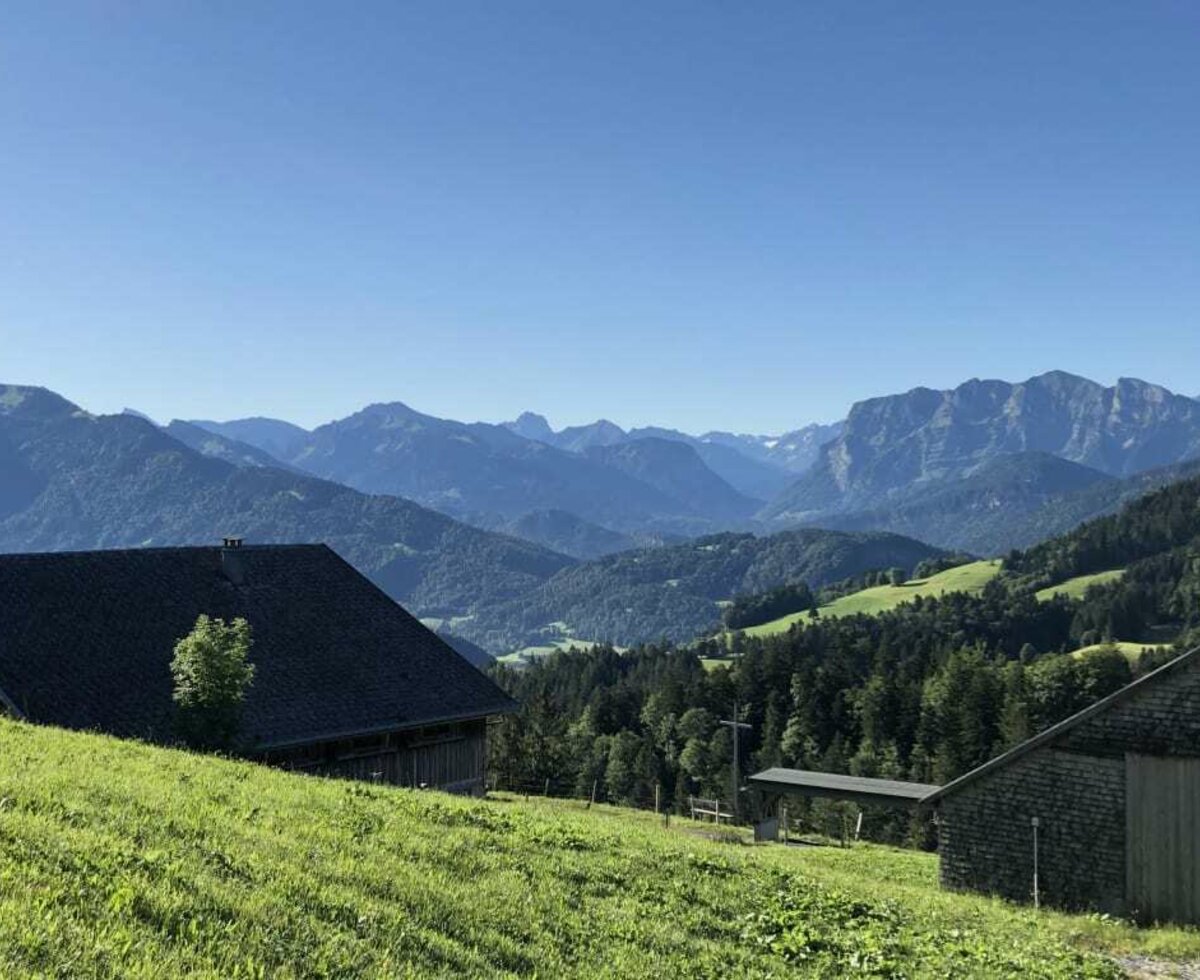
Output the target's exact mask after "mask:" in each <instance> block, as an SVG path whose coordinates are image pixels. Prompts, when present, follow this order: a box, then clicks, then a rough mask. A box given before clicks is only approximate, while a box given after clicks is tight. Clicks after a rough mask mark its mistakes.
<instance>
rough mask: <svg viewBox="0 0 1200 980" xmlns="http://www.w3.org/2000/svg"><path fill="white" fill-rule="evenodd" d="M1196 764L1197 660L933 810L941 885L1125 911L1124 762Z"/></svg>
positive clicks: (1199, 744)
mask: <svg viewBox="0 0 1200 980" xmlns="http://www.w3.org/2000/svg"><path fill="white" fill-rule="evenodd" d="M1126 753H1135V754H1139V755H1182V756H1200V658H1195V659H1193V660H1192V661H1190V662H1188V663H1185V664H1182V665H1180V667H1179V668H1177V669H1175V670H1173V671H1171V672H1169V673H1167V674H1165V675H1163V676H1161V677H1159V678H1156V679H1155V680H1152V681H1151V682H1150V683H1149V684H1146V685H1144V686H1143V687H1141V688H1140V689H1138V690H1136V691H1134V692H1133V693H1131V694H1130V695H1129V696H1128V697H1126V698H1125V699H1123V700H1121V701H1118V702H1117V703H1116V704H1115V705H1113V706H1112V707H1111V708H1109V709H1108V710H1107V711H1104V712H1101V713H1099V714H1097V715H1095V716H1093V717H1092V718H1089V719H1087V720H1085V721H1083V722H1081V723H1080V724H1078V725H1076V726H1074V727H1072V728H1071V729H1069V730H1067V731H1065V732H1064V733H1063V734H1062V735H1061V736H1060V737H1058V738H1056V739H1053V740H1051V741H1049V742H1047V743H1046V744H1044V745H1042V746H1039V747H1037V748H1035V749H1033V750H1031V751H1029V752H1028V753H1027V754H1025V755H1023V756H1020V757H1018V758H1017V759H1015V760H1014V761H1012V762H1010V763H1009V764H1007V765H1005V766H1000V767H998V768H996V769H994V770H993V771H991V772H990V773H987V774H985V775H983V776H981V777H980V778H978V779H977V780H974V781H971V782H968V783H966V784H964V785H963V786H962V788H960V789H958V790H955V791H954V792H952V793H950V794H948V795H947V796H946V797H945V798H943V799H942V800H940V801H939V802H938V821H939V823H938V844H939V851H940V854H941V880H942V884H943V885H945V886H946V887H948V888H956V889H970V890H973V891H981V892H986V893H990V894H996V895H1002V896H1004V897H1006V898H1011V899H1015V900H1017V901H1030V900H1031V898H1032V889H1033V829H1032V827H1031V824H1030V821H1031V818H1032V817H1034V816H1036V817H1038V818H1039V820H1040V826H1039V828H1038V837H1039V847H1038V864H1039V881H1040V892H1041V897H1042V900H1043V901H1044V902H1045V903H1046V904H1048V905H1054V906H1059V907H1062V908H1095V909H1099V910H1101V911H1107V912H1114V913H1121V912H1124V911H1125V910H1124V900H1125V755H1126Z"/></svg>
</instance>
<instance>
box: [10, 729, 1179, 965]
mask: <svg viewBox="0 0 1200 980" xmlns="http://www.w3.org/2000/svg"><path fill="white" fill-rule="evenodd" d="M0 752H2V753H3V758H4V760H5V765H4V766H3V767H2V768H0V839H2V840H3V847H2V848H0V882H3V888H0V975H3V976H5V977H27V976H60V977H68V976H69V977H75V976H110V977H142V978H149V977H155V978H158V977H178V976H185V975H186V976H204V977H228V978H237V977H332V976H335V977H379V976H389V977H390V976H422V977H423V976H469V977H511V976H529V975H532V974H534V973H536V974H537V975H539V976H547V977H560V976H579V977H598V976H599V977H605V976H607V977H617V976H620V977H646V976H689V977H713V978H716V977H731V976H732V977H737V976H784V975H788V976H793V975H795V976H844V975H848V974H851V973H853V974H869V975H876V976H899V975H904V976H930V977H934V976H936V977H945V976H972V977H986V976H1011V977H1109V976H1116V975H1118V974H1117V971H1116V970H1115V969H1114V968H1113V966H1112V965H1111V963H1110V962H1109V961H1108V960H1107V959H1105V958H1102V957H1100V956H1098V955H1096V951H1097V950H1106V951H1131V950H1132V951H1150V952H1157V953H1158V954H1159V955H1163V954H1174V955H1192V954H1194V953H1196V952H1198V951H1200V940H1198V939H1197V938H1196V936H1195V934H1194V933H1187V932H1182V931H1179V930H1160V931H1146V932H1143V931H1138V930H1135V929H1133V928H1131V927H1129V926H1128V925H1124V924H1122V923H1118V922H1112V921H1106V920H1102V919H1099V918H1094V917H1069V916H1060V915H1056V914H1051V913H1043V914H1041V915H1038V914H1035V913H1034V912H1032V911H1030V910H1028V909H1023V908H1015V907H1012V906H1008V905H1005V904H1003V903H1000V902H997V901H993V900H990V899H985V898H979V897H972V896H962V895H953V894H949V893H944V892H941V891H939V890H938V889H937V886H936V869H935V862H934V859H933V858H932V857H931V856H930V855H927V854H919V853H914V852H903V851H896V850H892V849H887V848H879V847H869V846H859V847H854V848H851V849H846V850H841V849H836V848H802V849H801V848H796V849H785V848H782V847H778V846H765V847H752V846H747V845H745V844H743V843H741V842H740V841H741V840H742V838H736V839H735V841H734V842H726V841H722V840H713V839H708V838H707V837H706V836H703V835H704V834H706V833H708V831H707V830H705V829H704V828H702V827H701V826H700V825H696V824H691V823H690V822H688V821H676V822H675V823H674V824H673V826H672V829H671V830H664V829H662V828H661V827H660V826H659V825H658V823H657V821H656V820H655V818H654V817H653V816H652V815H645V814H639V813H633V812H630V811H621V810H616V809H611V808H605V807H597V808H595V809H593V810H591V811H588V812H585V811H584V810H583V805H582V804H579V803H572V802H556V801H533V802H529V803H521V802H519V801H517V800H515V799H512V798H507V799H501V800H498V801H489V802H481V801H475V800H465V799H460V798H454V797H449V796H445V795H442V794H439V793H432V792H428V793H421V792H415V791H406V790H397V789H392V788H387V787H377V786H369V785H363V784H358V783H349V782H336V781H326V780H321V779H316V778H311V777H304V776H296V775H289V774H286V773H282V772H277V771H273V770H269V769H266V768H263V767H258V766H254V765H251V764H248V763H235V762H228V761H222V760H217V759H212V758H206V757H202V756H198V755H190V754H186V753H181V752H170V751H165V750H161V749H155V748H149V747H146V746H142V745H139V744H136V743H130V742H118V741H115V740H111V739H106V738H101V737H97V736H90V735H78V734H68V733H63V732H59V731H55V730H52V729H44V728H36V727H33V726H29V725H24V724H19V723H14V722H9V721H0ZM710 829H711V828H710Z"/></svg>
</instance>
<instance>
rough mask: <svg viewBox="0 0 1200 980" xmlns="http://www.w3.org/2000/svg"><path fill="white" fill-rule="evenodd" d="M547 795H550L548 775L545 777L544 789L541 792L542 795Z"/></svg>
mask: <svg viewBox="0 0 1200 980" xmlns="http://www.w3.org/2000/svg"><path fill="white" fill-rule="evenodd" d="M549 795H550V777H549V776H547V777H546V789H545V791H544V792H543V793H542V796H549Z"/></svg>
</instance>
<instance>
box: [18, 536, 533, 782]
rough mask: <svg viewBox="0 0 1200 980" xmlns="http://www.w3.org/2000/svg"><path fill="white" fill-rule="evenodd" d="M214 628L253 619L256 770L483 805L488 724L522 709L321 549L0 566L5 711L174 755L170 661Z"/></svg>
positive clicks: (247, 722)
mask: <svg viewBox="0 0 1200 980" xmlns="http://www.w3.org/2000/svg"><path fill="white" fill-rule="evenodd" d="M202 613H204V614H207V615H210V616H214V617H219V618H221V619H225V620H232V619H234V618H236V617H239V616H240V617H243V618H245V619H246V620H247V621H248V622H249V623H250V626H251V627H252V629H253V632H254V648H253V650H252V651H251V656H250V659H251V661H252V662H253V663H254V665H255V671H256V674H255V680H254V683H253V685H252V686H251V688H250V690H249V692H248V694H247V698H246V703H245V706H244V712H243V721H242V735H243V741H244V753H245V754H246V755H248V756H250V757H251V758H255V759H258V760H261V761H264V762H267V763H271V764H274V765H279V766H283V767H286V768H289V769H297V770H302V771H306V772H315V773H322V774H327V775H339V776H347V777H357V778H364V779H373V780H378V781H385V782H389V783H395V784H398V785H404V786H421V785H425V786H433V787H440V788H444V789H447V790H451V791H457V792H479V791H481V790H482V789H483V787H484V780H485V771H484V768H485V758H486V732H487V721H488V718H489V717H491V716H494V715H500V714H504V713H507V712H510V711H512V710H514V708H515V704H514V702H513V701H512V700H511V699H510V698H509V697H508V696H507V695H505V694H504V693H503V692H502V691H501V690H500V689H499V688H498V687H496V685H495V684H493V683H492V681H491V680H489V679H488V678H487V677H486V676H485V675H484V674H482V673H481V672H480V671H479V670H477V669H476V668H475V667H473V666H472V665H471V664H469V663H468V662H467V661H466V660H464V659H463V658H462V657H460V656H459V655H458V654H457V653H455V652H454V651H453V650H452V649H450V647H448V646H447V645H446V644H445V643H444V642H443V641H442V640H441V639H439V638H438V637H437V636H436V635H435V634H434V633H432V632H431V631H430V630H429V629H427V628H426V627H425V626H423V625H422V624H421V623H420V622H419V621H418V620H416V619H415V618H413V617H412V616H411V615H409V614H408V613H407V612H405V610H404V609H402V608H401V607H400V606H399V605H397V604H396V603H395V602H394V601H393V600H392V599H390V598H389V597H388V596H387V595H385V594H384V593H383V592H381V591H380V590H379V589H378V588H376V587H375V586H374V585H373V584H372V583H371V582H370V581H369V580H368V579H366V578H364V577H363V576H362V575H360V574H359V573H358V572H357V571H355V570H354V569H353V568H352V567H351V566H350V565H348V564H347V563H346V562H345V561H343V560H342V559H341V558H339V557H338V556H337V555H336V554H335V553H334V552H333V551H331V550H330V549H329V548H327V547H325V546H324V545H257V546H249V545H245V546H244V545H242V543H241V542H240V541H239V540H237V539H227V541H226V543H225V546H223V547H208V548H206V547H199V548H144V549H133V550H124V551H90V552H75V553H55V554H20V555H3V556H0V705H3V706H4V707H5V708H6V709H7V711H8V712H9V713H10V714H13V715H15V716H16V717H19V718H24V719H27V720H29V721H32V722H37V723H42V724H48V725H57V726H61V727H65V728H74V729H85V730H94V731H100V732H106V733H109V734H112V735H117V736H120V737H126V738H140V739H145V740H147V741H152V742H158V743H170V742H172V741H173V737H174V736H173V716H174V704H173V701H172V697H171V694H172V688H173V681H172V677H171V673H170V662H171V658H172V654H173V650H174V646H175V643H176V641H177V640H179V639H180V638H181V637H183V636H184V635H186V634H187V633H188V632H189V630H190V629H191V628H192V626H193V625H194V623H195V621H196V618H197V617H198V616H199V615H200V614H202Z"/></svg>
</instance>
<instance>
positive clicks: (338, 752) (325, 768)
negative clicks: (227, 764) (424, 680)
mask: <svg viewBox="0 0 1200 980" xmlns="http://www.w3.org/2000/svg"><path fill="white" fill-rule="evenodd" d="M486 758H487V722H486V720H485V719H482V718H480V719H476V720H473V721H468V722H460V723H457V724H453V725H441V726H436V727H430V728H422V729H418V730H415V731H404V732H391V733H387V734H382V735H372V736H365V737H362V738H355V739H345V740H342V741H336V742H318V743H313V744H311V745H305V746H300V747H297V748H292V749H287V750H283V751H276V752H270V753H266V754H265V755H264V756H263V761H265V762H268V763H270V764H271V765H276V766H281V767H283V768H286V769H293V770H299V771H303V772H312V773H316V774H319V775H324V776H337V777H342V778H345V779H361V780H364V781H367V782H383V783H390V784H392V785H395V786H413V787H421V786H424V787H429V788H431V789H432V788H436V789H444V790H448V791H450V792H457V793H478V792H482V791H483V789H484V775H485V768H486Z"/></svg>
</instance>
